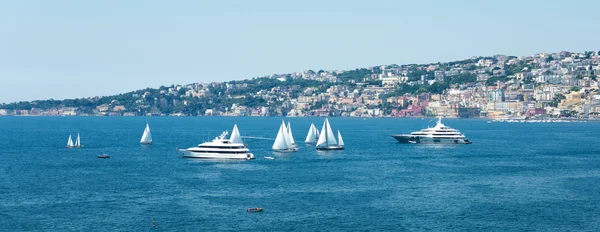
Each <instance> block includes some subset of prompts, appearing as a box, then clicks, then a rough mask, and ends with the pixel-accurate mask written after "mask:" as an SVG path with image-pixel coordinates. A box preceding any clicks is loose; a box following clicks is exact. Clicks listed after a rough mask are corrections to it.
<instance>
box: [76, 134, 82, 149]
mask: <svg viewBox="0 0 600 232" xmlns="http://www.w3.org/2000/svg"><path fill="white" fill-rule="evenodd" d="M75 147H82V146H81V138H80V137H79V132H78V133H77V140H75Z"/></svg>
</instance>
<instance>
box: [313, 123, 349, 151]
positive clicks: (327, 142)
mask: <svg viewBox="0 0 600 232" xmlns="http://www.w3.org/2000/svg"><path fill="white" fill-rule="evenodd" d="M316 148H317V150H342V149H344V146H343V141H342V145H340V144H339V143H338V142H337V141H336V140H335V135H334V134H333V131H332V130H331V126H330V125H329V120H328V119H327V118H326V119H325V122H324V123H323V128H322V129H321V134H320V135H319V140H318V141H317V145H316Z"/></svg>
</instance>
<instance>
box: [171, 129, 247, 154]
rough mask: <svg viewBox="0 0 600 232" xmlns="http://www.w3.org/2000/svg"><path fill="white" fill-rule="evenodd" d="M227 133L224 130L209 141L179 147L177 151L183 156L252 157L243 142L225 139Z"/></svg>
mask: <svg viewBox="0 0 600 232" xmlns="http://www.w3.org/2000/svg"><path fill="white" fill-rule="evenodd" d="M227 134H228V133H227V131H225V132H223V133H222V134H221V135H220V136H219V137H216V138H215V139H213V140H212V141H210V142H205V143H201V144H199V145H198V146H197V147H190V148H188V149H179V152H180V153H181V154H182V155H183V157H185V158H203V159H247V160H249V159H254V155H253V154H252V153H250V150H249V149H248V148H247V147H246V146H245V145H244V144H242V143H235V142H232V141H231V140H230V139H226V138H225V137H227Z"/></svg>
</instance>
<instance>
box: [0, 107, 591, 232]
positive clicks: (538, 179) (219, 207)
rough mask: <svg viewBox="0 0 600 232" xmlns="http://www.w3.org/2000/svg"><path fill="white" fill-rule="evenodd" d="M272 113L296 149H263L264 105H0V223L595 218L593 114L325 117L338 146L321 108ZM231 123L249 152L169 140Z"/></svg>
mask: <svg viewBox="0 0 600 232" xmlns="http://www.w3.org/2000/svg"><path fill="white" fill-rule="evenodd" d="M283 119H285V120H286V121H287V120H289V121H290V122H291V125H292V131H293V132H294V138H295V139H296V141H297V142H298V143H299V148H300V150H299V151H298V152H296V153H291V154H285V155H281V154H275V153H273V152H272V151H271V146H272V143H273V142H274V138H275V135H276V134H277V131H278V129H279V125H280V124H281V120H282V118H278V117H0V231H73V230H74V231H222V230H228V231H247V230H256V231H424V230H433V231H482V230H484V231H598V230H600V216H599V215H600V146H599V144H598V142H599V141H598V140H599V139H598V138H599V137H598V132H599V131H600V123H598V122H587V123H487V121H486V120H465V119H446V120H444V121H443V122H444V123H445V124H446V125H448V126H451V127H454V128H456V129H459V130H461V132H463V133H464V134H465V135H466V136H467V137H468V138H469V139H470V140H471V141H473V144H470V145H441V146H440V145H416V144H399V143H398V142H397V141H396V140H394V139H393V138H392V137H390V134H393V133H408V132H412V131H416V130H420V129H422V128H425V127H427V126H428V125H429V126H433V125H434V123H435V120H433V119H428V118H426V119H420V118H416V119H392V118H377V119H375V118H368V119H363V118H337V117H336V118H330V119H329V120H330V123H331V126H332V128H333V130H334V131H335V130H340V131H341V133H342V136H343V137H344V141H345V143H346V149H345V150H343V151H331V152H317V151H316V150H315V149H314V146H311V145H305V144H304V143H302V141H303V140H304V137H305V136H306V134H307V131H308V129H309V125H310V123H315V126H316V127H317V128H319V129H320V128H321V126H322V123H323V120H324V118H283ZM146 122H147V123H149V124H150V128H151V130H152V136H153V139H154V144H153V145H151V146H142V145H140V144H139V140H140V137H141V135H142V132H143V130H144V127H145V124H146ZM234 124H237V125H238V127H239V130H240V132H241V134H242V136H244V142H245V143H247V144H248V147H249V149H250V150H251V152H252V153H254V154H255V156H256V159H255V160H249V161H246V160H244V161H214V160H197V159H185V158H182V157H181V156H180V155H179V154H178V153H177V151H176V149H177V148H188V147H191V146H196V145H197V144H199V143H201V142H203V141H207V140H210V139H212V138H214V137H215V136H218V135H219V134H220V133H221V132H222V131H224V130H229V131H231V129H232V128H233V125H234ZM77 132H79V133H81V141H82V144H83V145H84V147H83V148H80V149H67V148H65V146H66V143H67V138H68V136H69V134H72V135H73V136H76V134H77ZM101 153H106V154H109V155H110V156H111V158H110V159H98V158H97V156H98V155H99V154H101ZM264 156H275V159H273V160H269V159H264V158H263V157H264ZM251 207H262V208H264V212H259V213H247V212H246V209H247V208H251ZM153 221H154V222H155V223H156V225H155V227H153V223H152V222H153Z"/></svg>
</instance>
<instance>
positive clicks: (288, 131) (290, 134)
mask: <svg viewBox="0 0 600 232" xmlns="http://www.w3.org/2000/svg"><path fill="white" fill-rule="evenodd" d="M287 133H288V136H289V137H288V138H289V139H290V141H291V142H292V145H294V147H295V146H296V141H295V140H294V136H293V135H292V125H290V122H288V125H287Z"/></svg>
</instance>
